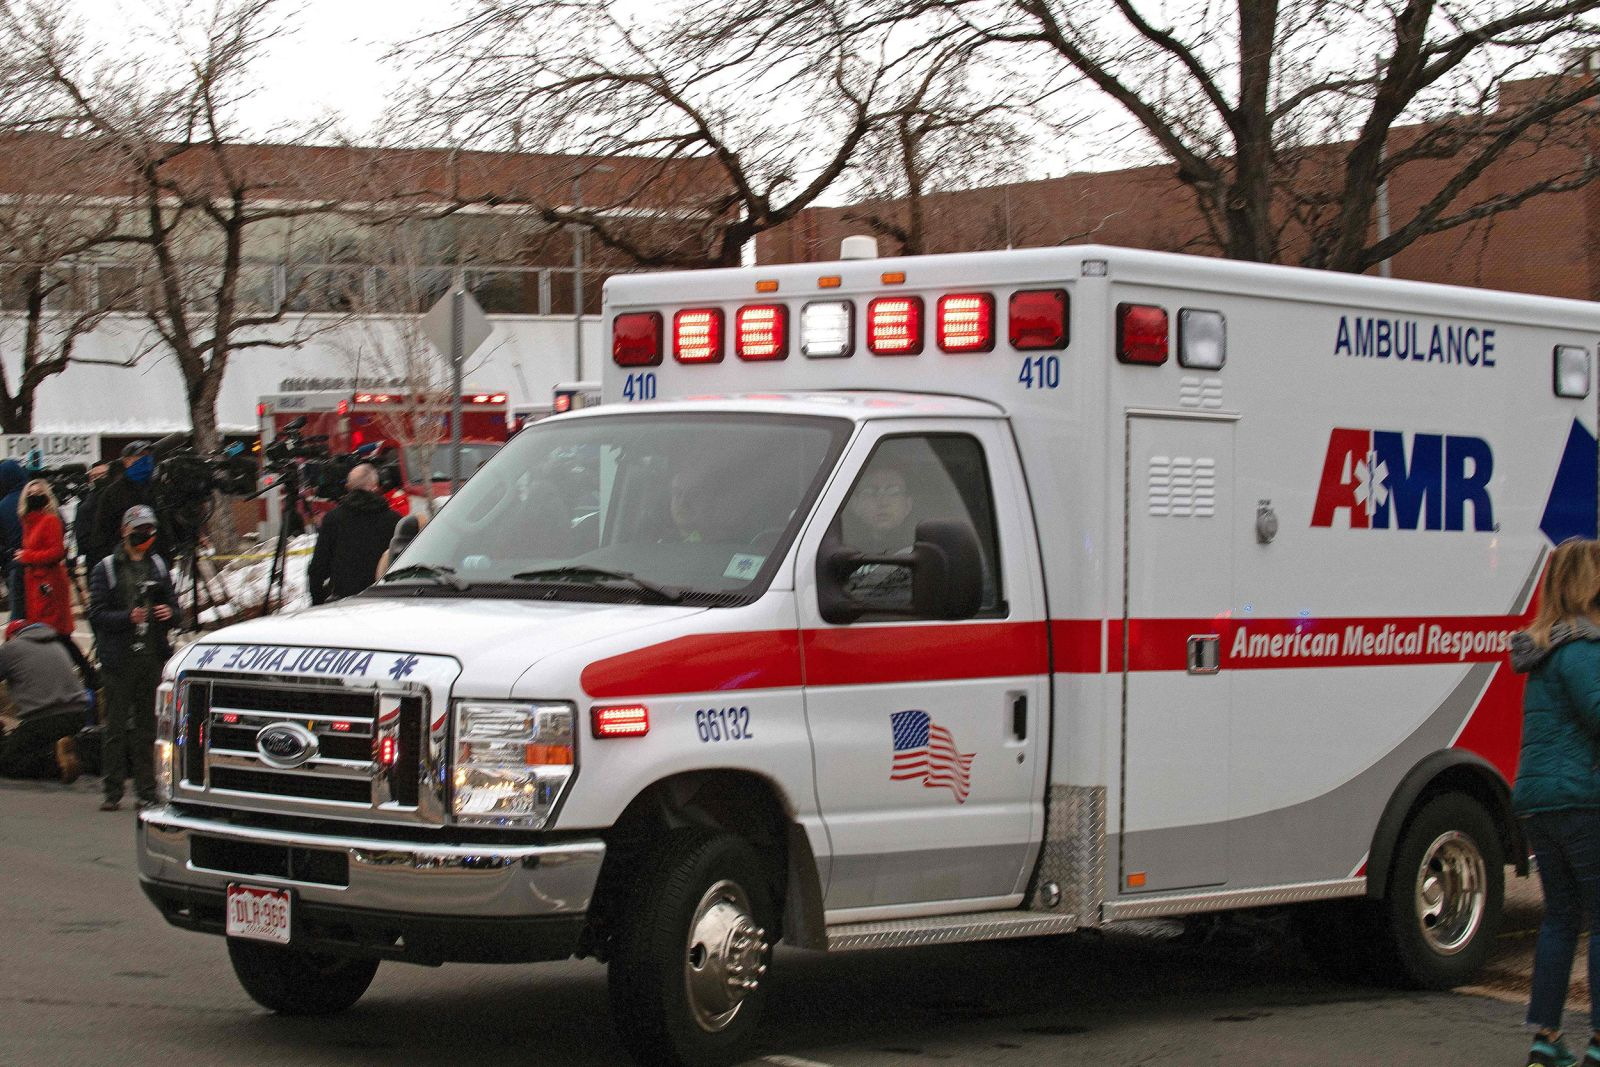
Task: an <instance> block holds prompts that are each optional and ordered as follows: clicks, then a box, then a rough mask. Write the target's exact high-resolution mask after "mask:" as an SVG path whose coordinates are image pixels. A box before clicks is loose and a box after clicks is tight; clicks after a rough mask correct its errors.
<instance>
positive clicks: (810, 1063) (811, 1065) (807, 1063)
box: [761, 1056, 833, 1067]
mask: <svg viewBox="0 0 1600 1067" xmlns="http://www.w3.org/2000/svg"><path fill="white" fill-rule="evenodd" d="M761 1062H762V1063H775V1064H777V1067H833V1064H831V1063H823V1062H821V1061H820V1060H803V1059H801V1058H800V1057H799V1056H763V1057H761Z"/></svg>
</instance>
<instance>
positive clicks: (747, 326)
mask: <svg viewBox="0 0 1600 1067" xmlns="http://www.w3.org/2000/svg"><path fill="white" fill-rule="evenodd" d="M735 322H736V323H737V328H736V334H737V336H736V339H735V341H734V350H735V351H736V352H737V353H738V356H739V358H740V359H743V360H748V361H750V362H768V361H773V360H780V359H783V358H784V357H786V356H788V354H789V336H788V335H789V309H788V308H787V307H785V306H783V305H782V304H747V305H746V306H744V307H742V308H740V309H739V312H738V315H737V316H736V317H735Z"/></svg>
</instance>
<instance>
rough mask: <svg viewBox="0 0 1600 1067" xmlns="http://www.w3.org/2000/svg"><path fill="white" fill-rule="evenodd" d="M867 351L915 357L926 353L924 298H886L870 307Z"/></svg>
mask: <svg viewBox="0 0 1600 1067" xmlns="http://www.w3.org/2000/svg"><path fill="white" fill-rule="evenodd" d="M867 351H869V352H871V353H872V354H873V355H875V356H914V355H916V354H917V353H919V352H921V351H922V298H921V297H920V296H885V297H879V298H878V299H877V300H874V301H872V303H870V304H868V305H867Z"/></svg>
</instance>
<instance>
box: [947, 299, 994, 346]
mask: <svg viewBox="0 0 1600 1067" xmlns="http://www.w3.org/2000/svg"><path fill="white" fill-rule="evenodd" d="M935 319H936V321H937V323H938V334H939V350H940V351H941V352H991V351H993V350H994V297H993V296H991V295H989V294H988V293H952V294H950V295H948V296H941V297H940V298H939V304H938V309H937V314H936V316H935Z"/></svg>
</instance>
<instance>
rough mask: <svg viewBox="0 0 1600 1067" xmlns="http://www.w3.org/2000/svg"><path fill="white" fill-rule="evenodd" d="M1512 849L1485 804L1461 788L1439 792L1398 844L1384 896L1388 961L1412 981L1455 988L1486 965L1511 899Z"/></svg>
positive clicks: (1420, 985) (1385, 938) (1398, 974)
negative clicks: (1508, 853) (1508, 858)
mask: <svg viewBox="0 0 1600 1067" xmlns="http://www.w3.org/2000/svg"><path fill="white" fill-rule="evenodd" d="M1505 874H1506V872H1505V855H1504V852H1503V849H1502V848H1501V844H1500V834H1499V832H1498V831H1497V830H1496V829H1495V825H1494V822H1493V821H1492V820H1491V819H1490V818H1489V815H1488V813H1487V812H1485V811H1484V810H1483V807H1482V806H1481V805H1480V804H1478V803H1477V802H1476V801H1474V800H1473V799H1472V798H1470V797H1467V796H1463V795H1462V794H1460V793H1446V794H1444V795H1443V796H1439V797H1435V798H1434V799H1433V800H1431V801H1429V802H1428V804H1427V806H1425V807H1424V808H1423V809H1422V810H1421V811H1419V812H1418V813H1417V815H1416V817H1415V818H1414V819H1412V820H1411V825H1409V826H1408V827H1406V831H1405V834H1404V835H1403V836H1402V837H1401V839H1400V844H1399V847H1398V848H1396V849H1395V857H1394V869H1393V871H1392V872H1391V874H1390V877H1389V893H1388V896H1387V898H1386V899H1385V900H1384V902H1383V904H1384V908H1383V911H1384V919H1385V920H1386V921H1385V923H1384V927H1385V929H1384V931H1383V933H1384V935H1385V936H1384V937H1383V939H1382V948H1383V949H1385V950H1386V951H1385V952H1384V953H1383V954H1384V956H1385V957H1387V959H1386V960H1385V962H1387V963H1390V964H1392V965H1393V966H1394V967H1395V968H1396V971H1397V974H1396V977H1399V978H1400V979H1402V980H1403V981H1405V982H1406V984H1409V985H1414V986H1418V987H1421V988H1423V989H1450V988H1452V987H1454V986H1458V985H1462V984H1464V983H1466V982H1467V981H1469V980H1470V979H1471V978H1472V976H1473V975H1474V974H1475V973H1476V972H1477V971H1478V969H1479V968H1480V967H1482V966H1483V963H1484V961H1485V960H1486V959H1487V958H1488V956H1489V951H1490V949H1491V948H1492V947H1493V944H1494V939H1495V935H1496V934H1497V933H1498V931H1499V927H1500V912H1501V907H1502V905H1503V904H1504V902H1505V891H1506V881H1505Z"/></svg>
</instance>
